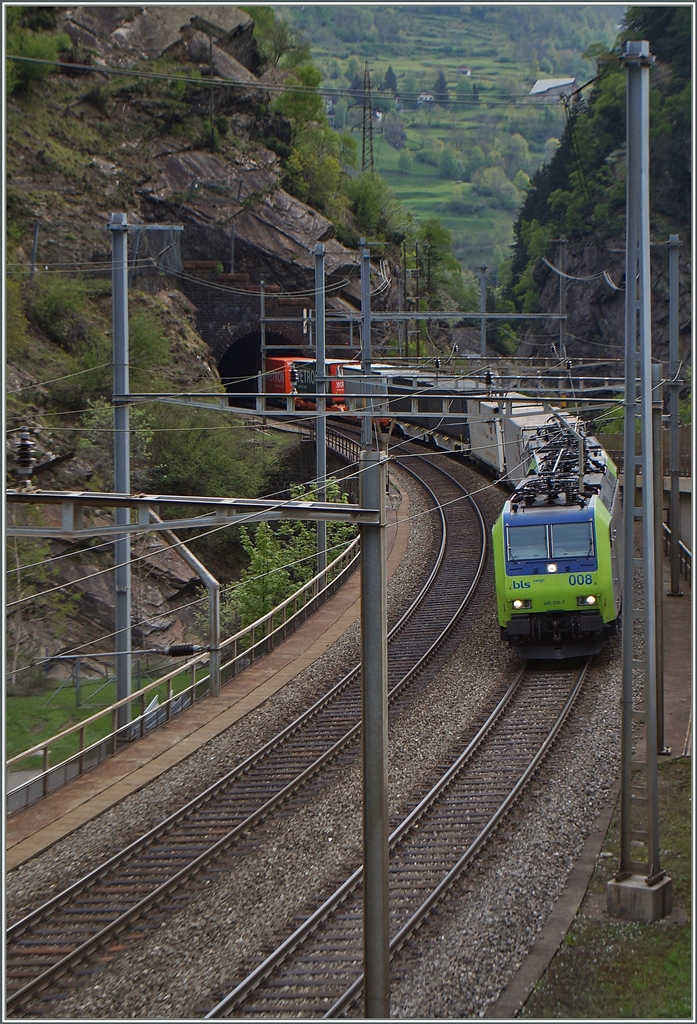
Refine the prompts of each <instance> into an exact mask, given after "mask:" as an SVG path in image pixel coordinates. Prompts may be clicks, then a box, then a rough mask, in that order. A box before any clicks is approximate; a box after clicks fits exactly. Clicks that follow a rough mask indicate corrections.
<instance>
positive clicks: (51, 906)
mask: <svg viewBox="0 0 697 1024" xmlns="http://www.w3.org/2000/svg"><path fill="white" fill-rule="evenodd" d="M414 461H415V460H414V459H413V458H410V459H409V464H410V465H409V466H407V465H405V466H404V468H405V469H407V471H409V472H413V471H412V469H411V468H410V466H411V465H413V463H414ZM418 462H419V464H420V465H419V477H420V479H421V482H422V483H423V484H424V486H426V487H427V489H428V490H429V493H430V495H431V500H432V502H433V505H434V507H437V508H438V516H439V521H440V528H441V542H440V548H439V552H438V557H437V559H436V564H435V565H434V568H433V570H432V572H431V574H430V576H429V579H428V580H427V582H426V584H425V586H424V587H423V589H422V591H421V593H420V594H419V595H418V597H417V599H416V601H415V602H414V603H413V604H412V606H411V607H410V608H409V610H408V611H407V612H406V613H405V614H404V615H403V616H402V618H401V619H400V621H399V622H398V623H397V624H396V625H395V626H394V627H393V628H392V630H391V631H390V634H389V645H390V646H389V658H388V664H389V686H390V708H391V715H393V716H394V715H395V714H398V713H399V711H400V709H401V708H403V707H406V706H408V704H409V703H410V702H411V700H413V699H414V694H415V691H416V690H418V689H419V688H421V687H423V686H426V685H427V684H428V673H427V672H424V671H423V669H424V666H425V665H426V664H427V662H428V660H429V658H430V657H431V655H432V654H433V653H434V651H435V650H436V649H437V647H438V645H439V644H440V643H442V641H443V640H444V638H445V637H446V636H447V633H448V630H449V628H450V627H451V626H452V625H453V623H454V622H455V621H456V620H457V619H458V618H459V616H460V615H461V614H462V612H463V610H464V608H465V607H466V605H467V603H468V601H469V599H470V598H471V596H472V594H473V592H474V590H475V588H476V585H477V582H478V580H479V578H480V575H481V572H482V569H483V565H484V559H485V555H486V531H485V529H484V523H483V520H482V517H481V514H480V513H479V512H478V509H477V508H476V506H475V504H474V502H473V501H472V500H471V499H469V498H466V495H465V492H464V490H463V488H462V485H461V484H459V483H458V482H457V481H456V480H455V479H454V478H453V477H452V476H450V475H449V474H448V473H446V472H445V471H443V470H441V469H439V468H437V467H435V466H433V465H431V463H430V462H429V461H428V460H427V459H421V458H419V459H418ZM432 487H433V488H437V490H438V498H436V495H435V493H434V490H433V489H432ZM473 532H474V533H475V534H476V535H477V536H478V537H479V542H478V544H475V543H473V541H472V534H473ZM417 613H418V614H417ZM359 683H360V667H357V668H355V669H353V670H352V671H351V672H350V673H348V675H346V676H345V677H344V678H343V679H342V680H341V681H340V682H339V683H337V684H336V685H335V686H334V687H333V688H332V689H331V690H330V691H329V692H328V693H327V694H326V695H325V696H324V697H323V698H322V699H321V700H320V701H318V702H317V703H316V704H315V705H313V706H312V707H311V708H310V709H308V711H306V712H305V713H304V714H303V715H301V716H300V717H299V718H298V719H296V720H295V721H294V722H293V723H291V725H289V726H288V727H287V728H286V729H284V730H283V731H282V732H281V733H279V734H278V735H277V736H276V737H274V739H273V740H271V741H270V742H269V743H267V744H266V745H265V746H264V747H263V748H262V749H261V750H259V751H257V753H255V754H254V755H252V757H250V758H248V759H247V760H246V761H244V762H243V763H242V764H241V765H239V766H238V767H237V768H236V769H234V770H233V771H232V772H230V773H229V774H228V775H227V776H225V777H224V778H223V779H221V780H220V781H219V782H217V783H216V784H215V785H214V786H212V787H210V788H209V789H208V790H206V791H205V792H204V793H202V794H201V795H200V796H199V797H197V798H196V799H195V800H193V801H191V802H190V803H189V804H187V805H186V806H185V807H183V808H181V809H180V810H179V811H178V812H177V813H176V814H174V815H172V816H171V817H170V818H168V819H166V820H165V821H164V822H162V823H161V824H160V825H158V826H157V828H155V829H153V830H151V831H150V832H149V833H147V834H146V835H145V836H143V837H141V838H140V839H139V840H137V841H136V842H135V843H132V844H131V845H130V846H129V847H127V848H126V849H125V850H123V851H121V852H120V853H119V854H117V855H116V856H114V857H112V858H111V859H110V860H109V861H107V862H106V863H105V864H103V865H101V866H100V867H99V868H97V869H95V870H94V871H92V872H91V873H90V874H88V875H87V876H85V877H84V878H83V879H81V880H80V881H78V882H76V883H75V884H74V885H72V886H70V887H69V888H68V889H66V890H65V891H64V892H62V893H60V894H59V895H58V896H56V897H54V898H53V899H51V900H50V901H48V902H47V903H45V904H43V905H42V906H41V907H39V908H38V909H37V910H35V911H34V912H32V913H31V914H29V915H27V916H26V917H24V918H23V919H22V920H21V921H19V922H17V923H16V924H14V925H12V926H11V927H10V928H9V929H8V932H7V944H6V969H5V976H6V983H7V991H8V999H7V1009H8V1011H12V1012H15V1013H17V1012H21V1010H22V1008H23V1007H24V1006H25V1005H26V1003H27V1001H28V1000H29V999H30V998H31V996H32V995H33V994H34V993H35V992H36V991H38V990H40V989H42V988H45V987H46V986H47V985H48V984H50V982H51V981H52V979H54V978H55V977H56V976H57V975H59V974H61V973H62V972H64V971H66V970H67V969H69V968H70V967H71V966H73V965H74V964H76V963H77V962H79V961H81V960H82V959H84V957H85V956H86V955H87V954H88V953H90V952H91V951H92V950H94V949H95V948H97V947H99V946H101V945H102V944H104V943H105V942H106V941H108V940H109V938H110V937H111V936H113V935H114V934H115V933H117V932H121V931H122V930H123V929H124V928H126V927H128V926H129V924H130V923H132V922H133V921H134V920H136V919H137V918H138V917H140V916H141V915H143V914H144V913H146V912H147V911H148V909H149V908H150V907H152V906H154V905H155V904H162V903H163V902H164V901H166V900H167V898H168V897H169V896H170V894H172V893H173V892H174V891H176V890H181V888H182V886H183V885H184V884H185V883H186V881H187V879H190V878H192V877H193V876H195V875H196V874H199V873H201V872H202V871H205V870H206V868H207V866H208V865H210V864H211V863H212V862H213V861H214V860H215V859H219V858H220V857H221V856H224V854H225V852H226V851H227V850H229V849H230V848H231V847H232V846H233V845H234V843H235V842H236V840H237V839H239V838H240V837H241V836H242V835H245V834H246V833H247V832H248V831H249V830H250V829H251V828H253V827H254V826H255V825H256V824H257V823H258V822H260V821H261V820H263V818H264V817H265V816H266V815H268V814H269V813H270V812H271V811H273V810H275V809H276V808H278V807H279V805H281V804H283V803H286V804H289V803H290V801H291V798H293V797H295V796H296V794H297V799H300V800H302V798H303V793H302V790H303V787H304V785H305V783H306V782H307V781H308V779H310V778H311V777H312V776H314V775H315V774H316V773H318V772H319V771H321V770H323V769H325V767H326V766H327V765H328V764H329V763H330V762H336V763H340V762H342V759H344V758H346V757H353V756H355V751H354V744H353V741H354V740H355V739H356V738H357V737H358V735H359V731H360V685H359ZM410 684H411V685H410Z"/></svg>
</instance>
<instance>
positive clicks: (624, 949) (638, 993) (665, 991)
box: [519, 758, 692, 1020]
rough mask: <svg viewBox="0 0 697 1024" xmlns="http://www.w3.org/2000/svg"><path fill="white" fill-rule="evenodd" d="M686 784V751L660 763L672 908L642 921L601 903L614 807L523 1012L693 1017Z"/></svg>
mask: <svg viewBox="0 0 697 1024" xmlns="http://www.w3.org/2000/svg"><path fill="white" fill-rule="evenodd" d="M691 785H692V770H691V761H690V759H689V758H677V759H675V760H673V761H667V762H665V763H663V764H661V765H660V768H659V802H660V807H659V836H660V842H661V847H660V857H661V866H662V867H664V868H665V869H666V870H667V872H668V874H669V876H670V877H671V878H672V881H673V913H672V914H671V915H670V916H669V917H668V918H666V919H664V920H663V921H656V922H654V923H652V924H641V923H636V922H626V921H618V920H615V919H613V918H610V917H608V916H607V914H606V913H604V911H603V910H602V909H600V908H602V907H603V906H604V896H605V887H606V884H607V882H608V880H609V879H610V878H611V877H612V875H613V872H614V871H615V870H616V868H617V864H618V854H619V814H618V810H616V811H615V815H614V817H613V821H612V823H611V825H610V828H609V830H608V834H607V836H606V839H605V844H604V846H603V850H602V852H601V854H600V856H599V857H598V860H597V862H596V868H595V871H594V873H593V877H592V879H591V882H590V885H589V887H588V892H587V894H586V897H585V899H584V902H583V904H582V905H581V908H580V910H579V912H578V914H577V915H576V919H575V921H574V923H573V925H572V926H571V928H570V929H569V931H568V933H567V935H566V936H565V938H564V941H563V942H562V944H561V946H560V948H559V950H558V951H557V953H556V955H555V957H554V959H553V960H552V962H551V963H550V965H549V967H548V968H547V971H546V972H545V974H544V975H543V976H542V978H541V979H540V981H539V982H538V984H537V985H536V987H535V989H534V990H533V992H532V993H531V995H530V997H529V999H528V1000H527V1002H526V1004H525V1006H524V1007H523V1009H522V1011H521V1013H520V1014H519V1016H520V1017H525V1018H548V1017H554V1018H596V1019H602V1020H608V1019H613V1018H649V1019H660V1018H690V1017H691V1014H692V1006H691V992H692V942H691V938H692V928H691V924H690V916H691V901H692V893H691V865H692V831H691V823H692V806H691Z"/></svg>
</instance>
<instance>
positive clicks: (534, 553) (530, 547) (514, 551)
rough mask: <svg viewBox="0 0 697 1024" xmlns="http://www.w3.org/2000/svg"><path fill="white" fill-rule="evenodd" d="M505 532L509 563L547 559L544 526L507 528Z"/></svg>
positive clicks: (545, 529)
mask: <svg viewBox="0 0 697 1024" xmlns="http://www.w3.org/2000/svg"><path fill="white" fill-rule="evenodd" d="M507 532H508V558H509V561H511V562H523V561H526V560H527V559H529V558H549V552H548V549H547V527H546V526H509V528H508V531H507Z"/></svg>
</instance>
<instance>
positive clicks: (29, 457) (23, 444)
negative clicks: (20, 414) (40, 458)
mask: <svg viewBox="0 0 697 1024" xmlns="http://www.w3.org/2000/svg"><path fill="white" fill-rule="evenodd" d="M35 451H36V444H35V442H34V441H33V440H32V437H31V434H30V433H29V431H28V430H27V428H26V427H22V429H21V430H20V432H19V440H18V441H17V445H16V447H15V465H16V466H17V472H18V473H20V474H21V475H22V476H31V474H32V470H33V468H34V465H35V464H36V458H35V457H34V452H35Z"/></svg>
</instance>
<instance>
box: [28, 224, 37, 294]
mask: <svg viewBox="0 0 697 1024" xmlns="http://www.w3.org/2000/svg"><path fill="white" fill-rule="evenodd" d="M38 251H39V221H38V220H35V221H34V242H33V244H32V247H31V270H30V272H29V280H30V281H31V280H33V277H34V274H35V273H36V255H37V253H38Z"/></svg>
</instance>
